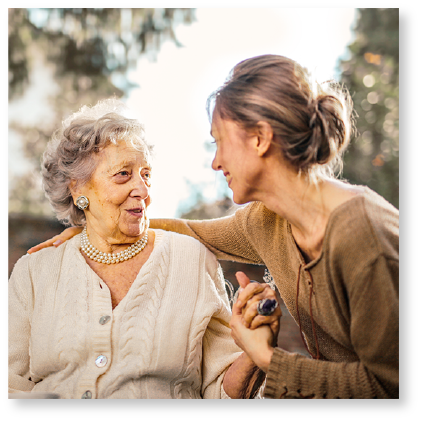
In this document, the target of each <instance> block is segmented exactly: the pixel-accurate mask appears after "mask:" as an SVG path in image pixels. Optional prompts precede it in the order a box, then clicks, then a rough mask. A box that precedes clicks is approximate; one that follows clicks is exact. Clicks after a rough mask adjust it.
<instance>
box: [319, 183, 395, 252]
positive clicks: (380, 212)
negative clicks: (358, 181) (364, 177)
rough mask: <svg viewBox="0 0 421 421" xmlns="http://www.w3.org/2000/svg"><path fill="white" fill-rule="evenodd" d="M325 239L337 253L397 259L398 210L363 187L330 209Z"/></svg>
mask: <svg viewBox="0 0 421 421" xmlns="http://www.w3.org/2000/svg"><path fill="white" fill-rule="evenodd" d="M325 238H326V239H327V240H328V243H329V245H330V247H331V249H332V250H336V252H337V253H339V254H343V253H347V254H351V255H352V254H358V255H360V256H364V257H365V259H369V258H372V259H376V258H377V257H378V256H380V255H383V256H384V257H386V258H391V259H398V258H399V211H398V210H397V209H396V208H394V207H393V206H392V205H391V204H390V203H389V202H387V201H386V200H385V199H384V198H383V197H381V196H380V195H378V194H377V193H375V192H373V191H372V190H370V189H369V188H367V187H366V188H364V192H363V193H362V194H360V195H358V196H356V197H354V198H352V199H350V200H348V201H347V202H345V203H343V204H342V205H341V206H339V207H338V208H337V209H335V210H334V212H333V213H332V215H331V217H330V220H329V223H328V227H327V229H326V236H325Z"/></svg>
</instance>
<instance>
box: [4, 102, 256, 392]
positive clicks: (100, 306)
mask: <svg viewBox="0 0 421 421" xmlns="http://www.w3.org/2000/svg"><path fill="white" fill-rule="evenodd" d="M121 107H122V104H121V103H119V102H118V101H116V100H106V101H103V102H100V103H98V104H97V105H96V106H95V107H92V108H89V107H83V108H82V109H81V111H80V112H78V113H75V114H74V115H73V116H71V117H70V118H69V119H68V120H67V121H65V122H64V124H63V128H62V129H61V130H59V131H58V132H56V133H55V135H54V137H53V139H52V141H51V142H50V143H49V145H48V148H47V150H46V152H45V154H44V160H43V165H42V168H43V185H44V189H45V192H46V194H47V196H48V197H49V199H50V202H51V204H52V206H53V208H54V210H55V211H56V213H57V216H58V218H59V219H60V220H62V221H66V222H67V223H69V224H72V225H75V226H84V229H83V231H82V233H81V234H79V235H77V236H75V237H74V238H72V240H70V241H68V242H66V243H65V244H64V245H63V246H61V247H59V248H57V249H55V248H49V249H44V250H42V251H40V252H38V253H35V254H32V255H26V256H24V257H22V258H21V259H20V260H19V261H18V263H17V264H16V266H15V268H14V270H13V273H12V276H11V278H10V282H9V291H10V295H9V335H10V336H9V392H22V391H32V392H34V393H35V392H45V393H56V394H58V395H59V396H60V398H82V399H94V398H99V399H101V398H230V397H231V398H238V397H250V396H251V395H252V394H253V395H254V394H255V393H256V392H255V391H256V389H257V385H258V383H256V379H260V381H261V380H262V375H261V372H259V370H258V369H257V368H256V366H255V365H254V363H253V362H252V361H251V360H250V359H249V358H248V357H247V355H246V354H243V353H241V350H240V349H239V348H238V347H237V346H236V345H235V343H234V341H233V340H232V338H231V337H230V329H229V326H228V324H229V321H230V316H231V314H230V308H229V304H228V301H227V296H226V292H225V289H224V280H223V276H222V271H221V268H220V266H219V265H218V262H217V260H216V258H215V257H214V255H213V254H212V253H211V252H209V251H208V250H207V249H206V248H205V247H204V246H203V245H201V244H200V243H199V242H198V241H196V240H194V239H192V238H190V237H187V236H183V235H179V234H175V233H170V232H165V231H161V230H151V229H148V219H147V215H146V214H147V208H148V206H149V204H150V201H151V198H150V194H149V193H150V186H151V175H152V168H151V159H150V148H149V146H148V145H147V144H146V143H145V141H144V139H143V129H142V127H141V125H140V124H139V123H138V122H137V121H136V120H131V119H127V118H125V117H124V116H123V115H122V113H121ZM253 386H254V389H253ZM252 389H253V391H252Z"/></svg>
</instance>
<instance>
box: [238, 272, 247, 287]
mask: <svg viewBox="0 0 421 421" xmlns="http://www.w3.org/2000/svg"><path fill="white" fill-rule="evenodd" d="M235 277H236V278H237V281H238V283H239V284H240V288H243V289H244V288H245V287H246V286H247V285H248V284H249V283H250V279H249V277H248V276H247V275H246V274H245V273H244V272H237V273H236V274H235Z"/></svg>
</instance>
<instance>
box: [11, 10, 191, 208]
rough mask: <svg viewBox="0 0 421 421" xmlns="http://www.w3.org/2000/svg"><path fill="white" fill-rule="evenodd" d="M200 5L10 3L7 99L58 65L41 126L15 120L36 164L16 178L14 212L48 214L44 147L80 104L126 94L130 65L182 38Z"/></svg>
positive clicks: (14, 128) (14, 127) (17, 95)
mask: <svg viewBox="0 0 421 421" xmlns="http://www.w3.org/2000/svg"><path fill="white" fill-rule="evenodd" d="M194 18H195V9H179V8H178V9H154V8H152V9H145V8H136V9H110V8H104V9H99V8H90V9H87V8H84V9H70V8H69V9H65V8H63V9H58V8H51V9H39V8H34V9H19V8H14V9H13V8H12V9H9V48H8V59H9V60H8V62H9V63H8V65H9V102H13V101H14V100H18V99H19V98H20V97H21V96H22V95H23V94H24V93H25V90H26V89H27V88H28V86H29V85H30V81H31V74H32V72H33V70H34V67H35V65H36V63H39V62H40V61H41V62H42V64H43V65H44V67H45V68H52V69H53V78H54V81H55V82H57V84H58V89H57V92H56V93H55V94H54V95H52V96H51V97H50V98H49V102H50V104H51V117H50V118H49V119H48V121H47V120H46V121H39V122H37V125H36V127H31V126H27V125H25V123H23V122H22V121H12V122H10V123H9V128H10V130H12V131H13V132H15V133H16V134H17V135H18V136H19V138H20V139H21V142H22V145H23V148H24V151H23V152H24V155H25V156H26V157H27V158H28V160H29V161H30V162H32V163H33V168H34V170H33V171H30V172H28V173H27V174H25V175H22V176H20V177H16V178H15V179H13V180H12V183H11V186H10V191H9V212H20V213H32V214H50V215H52V212H51V210H50V208H49V205H48V202H47V201H46V200H45V198H44V194H43V191H42V189H41V180H40V176H39V165H40V159H41V155H42V153H43V151H44V149H45V146H46V143H47V142H48V140H49V138H50V137H51V134H52V132H53V130H54V129H55V128H57V127H59V126H60V124H61V121H62V120H63V119H64V118H65V117H67V116H68V115H69V114H70V113H72V112H74V111H75V110H76V109H77V108H78V107H79V106H80V105H82V104H95V103H96V102H97V101H98V100H100V99H104V98H108V97H110V96H112V95H115V96H116V97H122V96H124V95H127V93H128V92H129V90H130V88H131V87H133V86H135V85H133V84H132V83H131V82H130V81H129V80H128V79H127V71H128V70H130V69H133V68H136V65H137V61H138V59H139V56H140V55H142V54H147V55H149V56H150V57H151V58H152V59H153V58H154V57H155V55H156V52H157V51H158V50H159V48H160V46H161V44H162V43H163V42H164V41H166V40H172V41H173V42H175V43H176V45H180V43H179V42H178V40H177V38H176V36H175V33H174V27H175V26H176V25H177V24H180V23H182V24H189V23H191V22H192V21H193V20H194Z"/></svg>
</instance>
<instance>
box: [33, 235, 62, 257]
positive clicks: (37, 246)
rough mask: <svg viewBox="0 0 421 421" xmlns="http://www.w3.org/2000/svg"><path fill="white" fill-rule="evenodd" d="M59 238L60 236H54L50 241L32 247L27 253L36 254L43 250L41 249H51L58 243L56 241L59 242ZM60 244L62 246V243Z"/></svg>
mask: <svg viewBox="0 0 421 421" xmlns="http://www.w3.org/2000/svg"><path fill="white" fill-rule="evenodd" d="M58 238H59V236H58V235H56V236H54V237H53V238H50V239H49V240H47V241H44V242H43V243H40V244H37V245H36V246H34V247H31V248H30V249H29V250H28V251H27V253H29V254H31V253H35V252H36V251H38V250H41V249H43V248H45V247H51V246H52V245H54V242H56V241H57V240H58ZM60 244H61V243H60ZM58 245H59V244H57V246H58Z"/></svg>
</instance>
